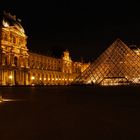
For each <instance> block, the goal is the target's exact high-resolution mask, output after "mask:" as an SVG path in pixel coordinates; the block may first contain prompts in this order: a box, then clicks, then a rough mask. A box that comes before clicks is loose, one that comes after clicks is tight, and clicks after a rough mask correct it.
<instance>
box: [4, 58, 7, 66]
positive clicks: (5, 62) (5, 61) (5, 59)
mask: <svg viewBox="0 0 140 140" xmlns="http://www.w3.org/2000/svg"><path fill="white" fill-rule="evenodd" d="M7 59H8V58H7V56H4V64H5V65H7V64H8V61H7Z"/></svg>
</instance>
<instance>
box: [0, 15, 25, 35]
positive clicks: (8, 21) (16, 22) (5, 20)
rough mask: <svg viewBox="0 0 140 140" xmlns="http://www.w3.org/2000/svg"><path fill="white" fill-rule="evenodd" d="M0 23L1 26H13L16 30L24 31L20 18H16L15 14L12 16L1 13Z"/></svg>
mask: <svg viewBox="0 0 140 140" xmlns="http://www.w3.org/2000/svg"><path fill="white" fill-rule="evenodd" d="M1 25H2V27H10V26H11V27H14V28H15V29H17V30H18V31H20V32H22V33H24V29H23V27H22V25H21V20H20V19H17V18H16V16H15V15H14V16H13V15H11V14H10V13H6V12H4V13H3V15H2V17H1Z"/></svg>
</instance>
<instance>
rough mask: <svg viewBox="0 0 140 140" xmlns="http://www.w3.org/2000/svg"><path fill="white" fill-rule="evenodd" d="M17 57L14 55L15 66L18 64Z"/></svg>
mask: <svg viewBox="0 0 140 140" xmlns="http://www.w3.org/2000/svg"><path fill="white" fill-rule="evenodd" d="M17 61H18V59H17V57H14V64H15V66H17V65H18V62H17Z"/></svg>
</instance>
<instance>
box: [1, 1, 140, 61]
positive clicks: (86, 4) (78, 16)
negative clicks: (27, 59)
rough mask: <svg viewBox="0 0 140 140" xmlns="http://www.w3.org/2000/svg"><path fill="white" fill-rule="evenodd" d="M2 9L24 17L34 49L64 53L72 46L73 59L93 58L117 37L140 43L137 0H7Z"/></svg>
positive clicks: (43, 52) (23, 23)
mask: <svg viewBox="0 0 140 140" xmlns="http://www.w3.org/2000/svg"><path fill="white" fill-rule="evenodd" d="M31 2H32V4H30V3H31ZM0 10H1V13H2V11H3V10H5V11H7V12H10V13H11V14H15V15H16V16H17V17H18V18H20V19H21V20H22V25H23V27H24V29H25V31H26V34H27V36H28V49H29V50H32V51H33V52H37V53H42V54H48V53H49V54H51V52H53V54H55V55H60V52H61V53H62V51H63V50H66V49H68V50H69V51H70V55H71V56H72V59H73V60H81V58H83V59H84V60H85V61H89V60H93V59H95V58H96V57H98V56H99V55H100V54H101V53H102V52H103V51H104V50H105V49H106V48H107V47H108V46H109V45H111V44H112V43H113V41H115V39H117V38H120V39H121V40H122V41H123V42H125V43H126V44H128V45H129V44H135V45H138V46H140V10H139V4H137V3H134V2H133V3H131V2H128V1H127V2H122V1H112V2H109V1H105V2H103V1H99V0H98V2H96V1H95V0H93V1H92V2H91V1H89V0H86V1H80V0H65V1H62V0H57V1H56V0H50V1H42V0H40V1H37V0H34V1H30V0H28V1H26V0H24V1H22V0H3V1H1V2H0ZM56 52H57V53H56Z"/></svg>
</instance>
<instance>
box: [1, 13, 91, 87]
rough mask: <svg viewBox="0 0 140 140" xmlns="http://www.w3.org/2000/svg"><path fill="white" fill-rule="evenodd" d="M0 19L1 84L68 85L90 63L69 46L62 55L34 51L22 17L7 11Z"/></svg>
mask: <svg viewBox="0 0 140 140" xmlns="http://www.w3.org/2000/svg"><path fill="white" fill-rule="evenodd" d="M0 21H1V23H0V85H67V84H70V83H71V82H72V81H73V80H74V79H75V77H76V76H78V75H79V74H80V73H81V72H82V71H84V70H85V69H86V68H87V67H88V66H89V63H82V62H74V61H72V60H71V57H70V55H69V52H68V51H67V50H66V51H64V52H63V55H62V57H61V58H55V57H50V56H45V55H40V54H37V53H32V52H30V51H29V50H28V48H27V36H26V34H25V31H24V29H23V27H22V26H21V21H20V20H19V19H17V18H16V16H12V15H11V14H10V13H5V12H4V14H3V16H2V17H1V20H0Z"/></svg>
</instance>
